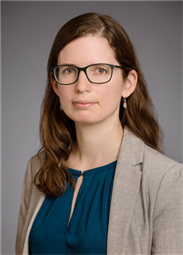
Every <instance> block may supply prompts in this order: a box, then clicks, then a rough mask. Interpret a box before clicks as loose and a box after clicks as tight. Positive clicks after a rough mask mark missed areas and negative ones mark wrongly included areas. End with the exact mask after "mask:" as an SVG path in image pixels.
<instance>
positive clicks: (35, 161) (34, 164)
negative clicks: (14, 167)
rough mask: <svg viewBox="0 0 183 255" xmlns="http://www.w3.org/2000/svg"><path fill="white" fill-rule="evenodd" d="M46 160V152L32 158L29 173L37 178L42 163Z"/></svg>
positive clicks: (29, 163) (28, 168)
mask: <svg viewBox="0 0 183 255" xmlns="http://www.w3.org/2000/svg"><path fill="white" fill-rule="evenodd" d="M44 159H45V151H41V152H38V153H37V154H36V155H34V156H32V157H31V158H30V159H29V162H28V166H27V171H28V172H30V174H31V175H32V176H35V175H36V173H37V172H38V171H39V169H40V167H41V164H42V162H44Z"/></svg>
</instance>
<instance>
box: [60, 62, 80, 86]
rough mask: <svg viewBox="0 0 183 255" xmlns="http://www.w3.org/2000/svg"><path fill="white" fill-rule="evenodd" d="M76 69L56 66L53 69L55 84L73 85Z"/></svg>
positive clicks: (76, 73)
mask: <svg viewBox="0 0 183 255" xmlns="http://www.w3.org/2000/svg"><path fill="white" fill-rule="evenodd" d="M77 75H78V69H77V68H76V67H74V66H69V65H68V66H65V65H62V66H57V67H56V69H55V76H56V80H57V82H59V83H61V84H70V83H74V82H75V81H76V79H77Z"/></svg>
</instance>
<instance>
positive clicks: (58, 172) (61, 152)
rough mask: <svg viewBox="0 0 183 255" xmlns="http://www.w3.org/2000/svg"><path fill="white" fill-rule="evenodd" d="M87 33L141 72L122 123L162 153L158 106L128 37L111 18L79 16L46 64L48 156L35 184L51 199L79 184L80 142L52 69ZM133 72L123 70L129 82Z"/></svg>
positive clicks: (43, 136)
mask: <svg viewBox="0 0 183 255" xmlns="http://www.w3.org/2000/svg"><path fill="white" fill-rule="evenodd" d="M87 35H97V36H100V37H104V38H106V39H107V40H108V42H109V45H110V47H111V48H112V49H113V51H114V53H115V58H116V60H117V61H118V62H119V63H120V64H121V65H122V66H124V67H127V68H131V69H133V70H135V71H136V72H137V75H138V81H137V86H136V89H135V91H134V92H133V93H132V94H131V95H130V96H129V97H128V99H127V104H128V106H127V108H125V109H124V108H123V105H122V104H123V102H122V99H121V105H120V111H119V118H120V121H121V125H122V127H123V128H124V127H125V128H127V129H128V130H130V131H131V132H132V133H133V134H135V135H136V136H137V137H139V138H140V139H142V140H143V141H144V142H145V143H146V144H147V145H149V146H150V147H152V148H154V149H155V150H158V151H161V150H160V144H159V141H160V129H159V125H158V123H157V121H156V120H155V117H154V109H153V104H152V101H151V99H150V97H149V94H148V90H147V85H146V81H145V79H144V76H143V74H142V71H141V69H140V65H139V62H138V59H137V56H136V53H135V50H134V47H133V44H132V43H131V41H130V39H129V37H128V35H127V33H126V32H125V30H124V29H123V28H122V27H121V25H120V24H119V23H118V22H117V21H116V20H114V19H113V18H111V17H109V16H106V15H99V14H97V13H86V14H83V15H80V16H78V17H75V18H73V19H71V20H70V21H68V22H67V23H66V24H65V25H64V26H62V27H61V29H60V30H59V32H58V34H57V35H56V38H55V40H54V43H53V46H52V49H51V52H50V55H49V59H48V65H47V87H46V91H45V96H44V100H43V102H42V107H41V119H40V141H41V146H42V147H41V150H44V154H45V156H44V160H41V162H42V164H41V168H40V170H39V171H38V173H37V174H36V176H35V179H34V183H35V185H36V186H37V188H38V189H39V190H40V191H42V192H44V193H45V194H46V195H49V196H53V195H54V196H61V195H62V194H63V193H64V192H65V190H66V187H67V184H68V183H70V184H71V186H72V187H74V185H75V181H74V179H73V177H72V176H71V175H70V174H69V172H68V170H67V167H66V165H67V160H68V158H69V155H70V153H71V151H72V148H73V143H74V142H75V140H76V132H75V125H74V122H73V121H72V120H71V119H70V118H69V117H67V116H66V114H65V113H64V112H63V111H60V110H59V105H60V103H59V98H58V96H57V95H56V94H55V92H54V90H53V88H52V84H51V77H52V75H53V74H52V71H51V67H53V66H56V65H57V59H58V54H59V53H60V51H61V50H62V49H63V48H64V47H65V46H66V45H67V44H68V43H70V42H72V41H73V40H75V39H77V38H80V37H84V36H87ZM128 72H129V71H123V78H124V79H125V78H126V77H127V75H128ZM41 150H40V151H41ZM40 151H39V152H38V156H39V153H40Z"/></svg>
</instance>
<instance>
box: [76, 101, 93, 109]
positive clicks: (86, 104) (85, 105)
mask: <svg viewBox="0 0 183 255" xmlns="http://www.w3.org/2000/svg"><path fill="white" fill-rule="evenodd" d="M94 104H96V103H95V102H90V101H81V100H79V101H75V102H73V105H74V106H76V107H78V108H88V107H90V106H93V105H94Z"/></svg>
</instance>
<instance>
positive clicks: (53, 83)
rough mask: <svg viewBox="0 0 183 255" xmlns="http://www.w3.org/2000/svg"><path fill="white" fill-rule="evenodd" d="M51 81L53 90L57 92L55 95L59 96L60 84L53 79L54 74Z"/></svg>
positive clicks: (51, 75)
mask: <svg viewBox="0 0 183 255" xmlns="http://www.w3.org/2000/svg"><path fill="white" fill-rule="evenodd" d="M50 80H51V84H52V88H53V90H54V91H55V94H57V96H59V94H58V84H57V82H56V80H55V78H54V77H53V73H51V74H50Z"/></svg>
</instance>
